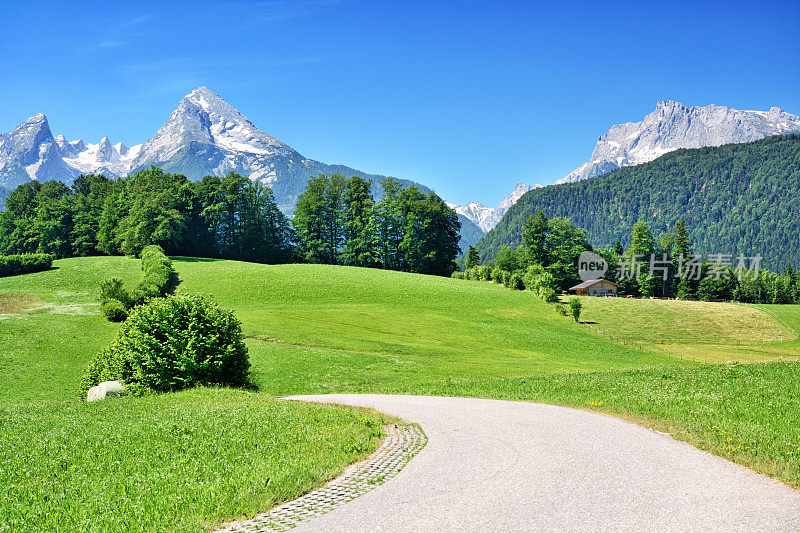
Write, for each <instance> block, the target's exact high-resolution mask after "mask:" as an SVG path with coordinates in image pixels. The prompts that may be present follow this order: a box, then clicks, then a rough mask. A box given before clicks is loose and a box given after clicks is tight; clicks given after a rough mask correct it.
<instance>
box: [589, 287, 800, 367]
mask: <svg viewBox="0 0 800 533" xmlns="http://www.w3.org/2000/svg"><path fill="white" fill-rule="evenodd" d="M581 300H582V302H583V312H582V314H581V319H582V320H585V321H586V322H588V323H590V324H592V325H593V326H595V327H597V328H598V329H600V330H601V331H603V332H605V333H607V334H609V335H612V336H614V337H616V338H619V339H622V340H624V341H625V342H629V343H633V344H635V345H638V346H647V347H648V348H649V349H652V350H655V351H658V352H660V353H664V354H668V355H672V356H676V357H679V358H684V359H690V360H696V361H702V362H709V363H724V362H727V361H739V362H758V361H777V360H784V359H787V358H796V357H797V356H798V355H799V354H800V340H798V336H797V334H796V333H795V332H797V331H800V326H798V325H797V323H798V322H800V306H796V305H737V304H729V303H714V302H693V301H676V300H638V299H627V298H593V297H583V298H582V299H581ZM770 313H771V314H770ZM792 324H795V326H792Z"/></svg>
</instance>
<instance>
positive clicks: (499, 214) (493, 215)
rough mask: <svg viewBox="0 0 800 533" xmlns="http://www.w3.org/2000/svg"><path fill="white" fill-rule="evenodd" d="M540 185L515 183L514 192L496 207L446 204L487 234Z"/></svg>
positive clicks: (473, 204) (472, 204)
mask: <svg viewBox="0 0 800 533" xmlns="http://www.w3.org/2000/svg"><path fill="white" fill-rule="evenodd" d="M539 187H541V185H526V184H525V183H517V184H516V185H515V186H514V190H513V191H511V194H509V195H508V196H506V197H505V198H503V199H502V200H501V201H500V203H499V204H497V207H486V206H484V205H482V204H479V203H477V202H470V203H468V204H467V205H463V206H458V205H454V204H448V205H450V207H451V208H452V209H455V211H456V213H458V214H460V215H463V216H465V217H467V218H468V219H469V220H471V221H472V222H474V223H475V225H477V226H478V227H479V228H480V229H481V230H483V231H484V232H486V233H488V232H489V231H491V230H492V228H494V227H495V226H496V225H497V223H498V222H500V219H502V218H503V215H505V214H506V211H508V209H509V208H510V207H511V206H512V205H514V204H515V203H517V200H519V199H520V198H521V197H522V195H523V194H525V193H526V192H528V191H530V190H532V189H538V188H539Z"/></svg>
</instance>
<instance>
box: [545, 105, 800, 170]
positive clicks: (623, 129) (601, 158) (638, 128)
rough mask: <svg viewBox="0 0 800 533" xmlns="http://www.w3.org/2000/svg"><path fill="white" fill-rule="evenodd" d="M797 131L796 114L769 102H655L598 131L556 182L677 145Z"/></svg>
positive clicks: (651, 157) (720, 142)
mask: <svg viewBox="0 0 800 533" xmlns="http://www.w3.org/2000/svg"><path fill="white" fill-rule="evenodd" d="M796 132H800V117H798V116H796V115H792V114H791V113H787V112H786V111H784V110H782V109H780V108H778V107H773V108H771V109H770V110H769V111H740V110H737V109H733V108H730V107H725V106H718V105H707V106H705V107H689V106H686V105H684V104H681V103H680V102H672V101H662V102H658V104H657V105H656V109H655V111H653V112H652V113H650V114H649V115H647V116H646V117H645V118H644V120H642V121H641V122H627V123H625V124H615V125H614V126H612V127H611V129H609V130H608V132H606V134H605V135H603V136H601V137H600V138H599V139H598V141H597V144H596V145H595V148H594V151H593V152H592V157H591V159H590V160H589V161H588V162H586V163H583V164H582V165H580V166H579V167H578V168H576V169H575V170H573V171H572V172H570V173H569V174H567V175H566V176H565V177H564V178H562V179H560V180H558V181H557V182H556V183H568V182H575V181H581V180H585V179H589V178H593V177H595V176H599V175H601V174H605V173H606V172H610V171H612V170H615V169H617V168H620V167H625V166H630V165H639V164H641V163H647V162H649V161H652V160H654V159H656V158H658V157H660V156H662V155H664V154H666V153H667V152H671V151H673V150H677V149H679V148H701V147H704V146H721V145H723V144H730V143H746V142H751V141H757V140H759V139H763V138H764V137H769V136H771V135H783V134H787V133H796Z"/></svg>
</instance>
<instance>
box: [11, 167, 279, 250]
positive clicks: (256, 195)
mask: <svg viewBox="0 0 800 533" xmlns="http://www.w3.org/2000/svg"><path fill="white" fill-rule="evenodd" d="M292 235H293V234H292V228H291V225H290V223H289V221H288V220H287V219H286V217H285V216H284V215H283V214H282V213H281V212H280V211H279V210H278V208H277V206H276V205H275V202H274V201H273V199H272V194H271V192H270V190H269V189H268V188H264V187H262V186H260V185H259V184H255V183H251V182H250V180H248V179H247V178H244V177H242V176H238V175H236V174H229V175H228V176H225V177H217V176H209V177H206V178H203V179H202V180H201V181H199V182H192V181H190V180H188V179H187V178H186V177H185V176H182V175H177V174H169V173H167V172H164V171H162V170H161V169H158V168H151V169H148V170H143V171H141V172H137V173H136V174H134V175H132V176H130V177H128V178H126V179H108V178H106V177H104V176H97V175H86V176H81V177H79V178H78V179H76V180H75V182H74V183H73V185H72V187H68V186H66V185H64V184H63V183H61V182H58V181H48V182H44V183H39V182H36V181H32V182H30V183H26V184H24V185H21V186H19V187H17V189H15V190H14V191H13V192H12V193H11V195H10V196H9V198H8V199H7V200H6V211H4V212H3V213H0V250H2V251H3V252H4V253H25V252H46V253H52V254H54V255H56V256H57V257H69V256H87V255H98V254H108V255H117V254H129V255H138V254H139V253H140V252H141V250H142V248H144V246H146V245H149V244H156V245H159V246H161V247H162V248H163V249H164V250H165V251H166V253H167V254H169V255H191V256H201V257H224V258H230V259H241V260H247V261H262V262H269V263H274V262H282V261H287V260H290V259H291V258H292V257H293V255H292V254H293V243H292V239H293V236H292Z"/></svg>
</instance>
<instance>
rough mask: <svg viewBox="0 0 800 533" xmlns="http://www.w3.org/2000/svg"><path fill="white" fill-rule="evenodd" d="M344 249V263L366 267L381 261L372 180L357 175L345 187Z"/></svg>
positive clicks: (343, 212)
mask: <svg viewBox="0 0 800 533" xmlns="http://www.w3.org/2000/svg"><path fill="white" fill-rule="evenodd" d="M341 219H342V231H343V234H344V250H343V251H342V262H343V263H344V264H346V265H355V266H362V267H369V266H374V265H375V264H377V262H378V229H377V225H376V213H375V200H374V199H373V197H372V181H370V180H367V179H364V178H361V177H359V176H353V177H351V178H350V179H348V180H347V182H346V183H345V187H344V198H343V209H342V217H341Z"/></svg>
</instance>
